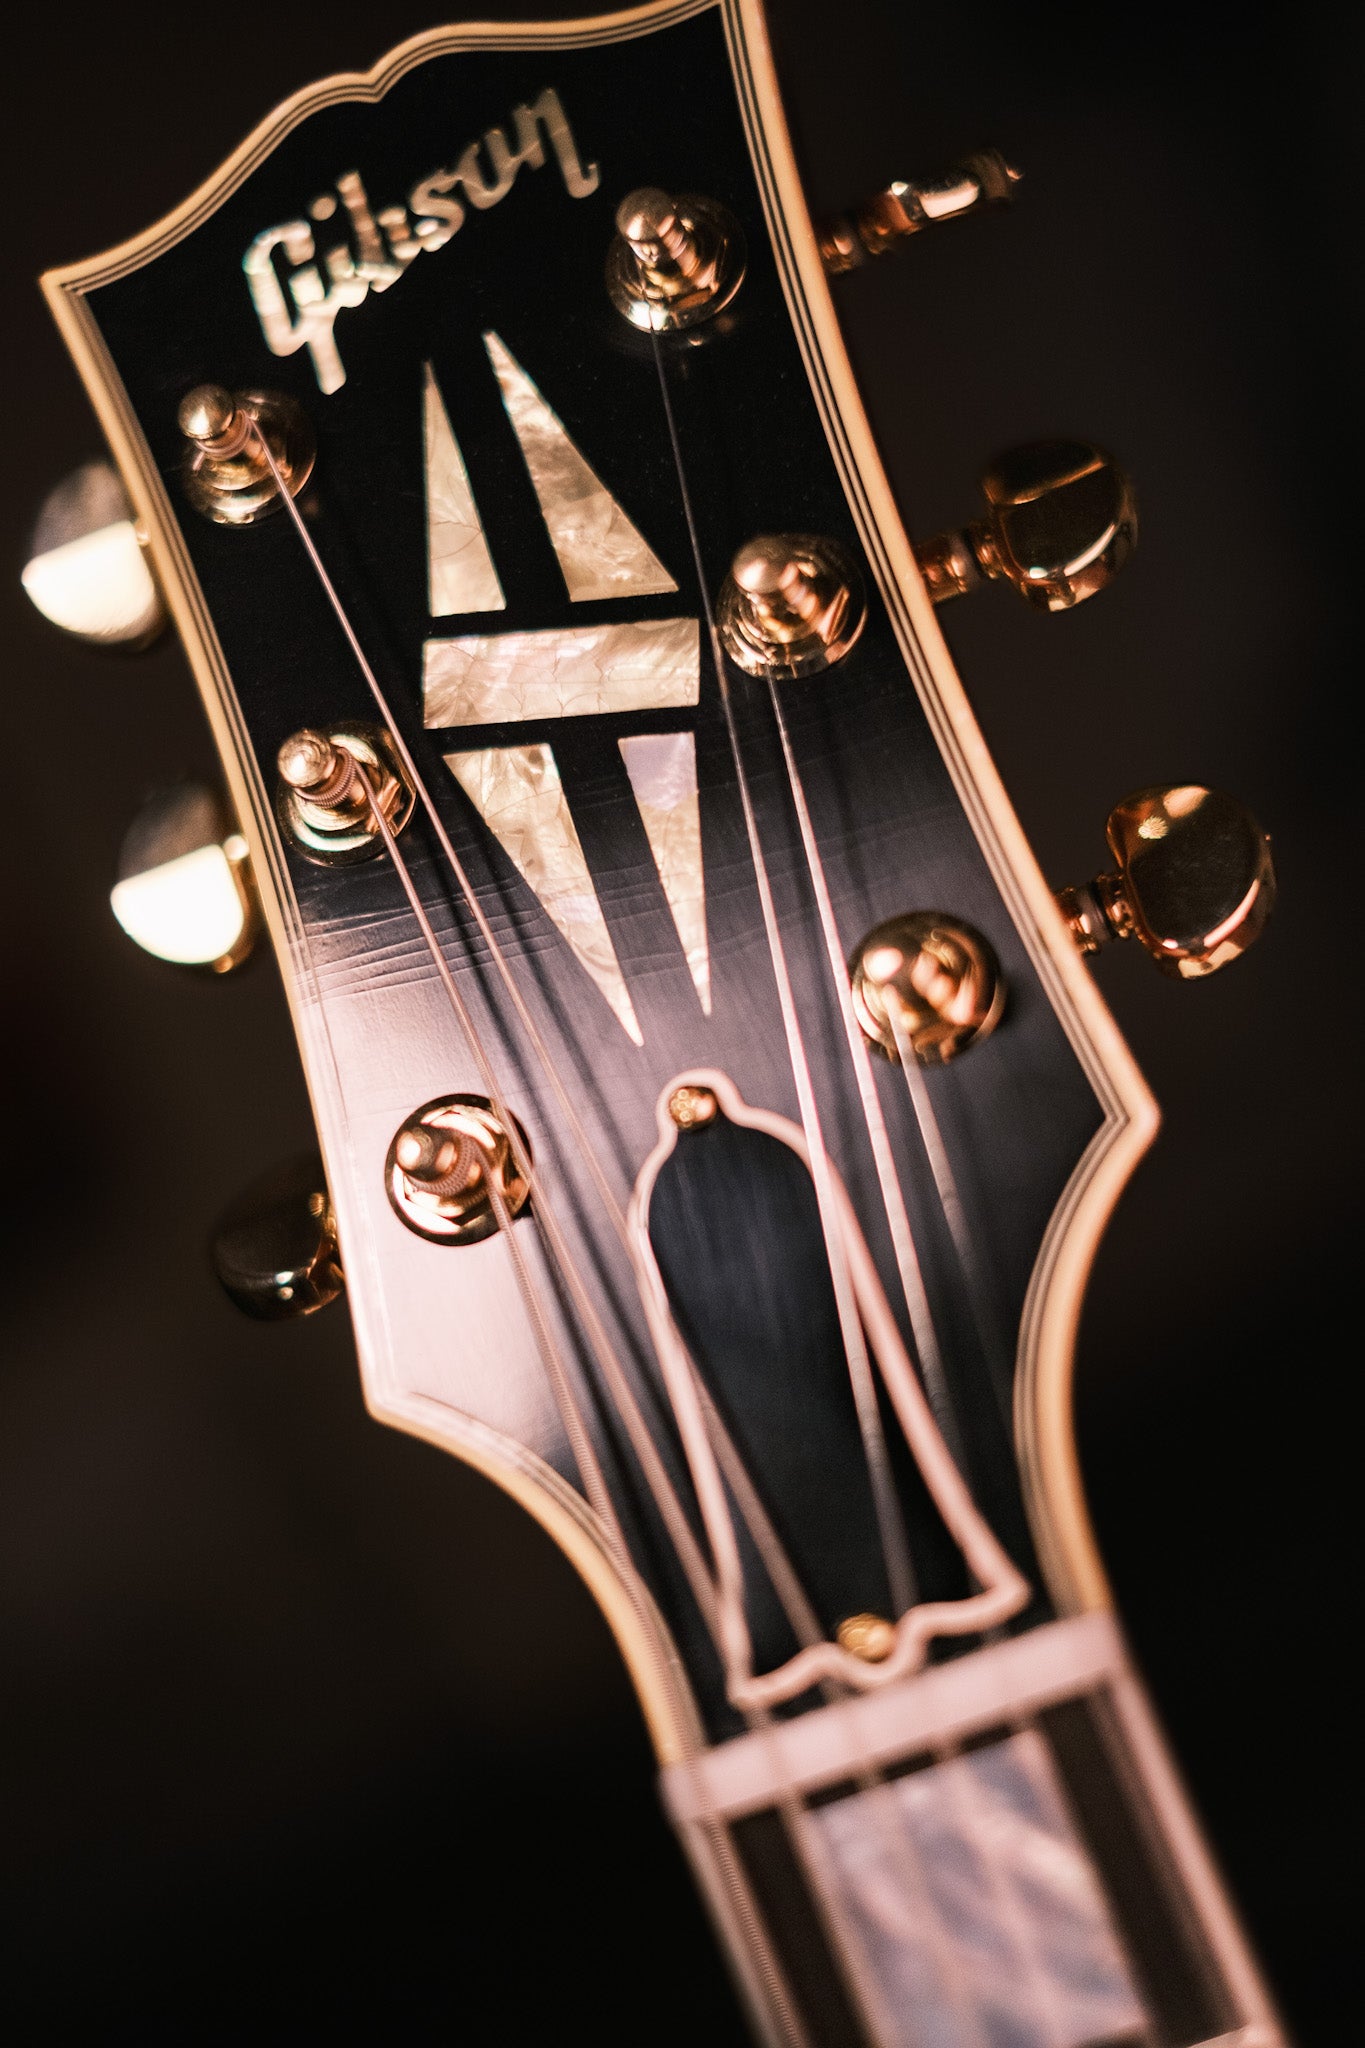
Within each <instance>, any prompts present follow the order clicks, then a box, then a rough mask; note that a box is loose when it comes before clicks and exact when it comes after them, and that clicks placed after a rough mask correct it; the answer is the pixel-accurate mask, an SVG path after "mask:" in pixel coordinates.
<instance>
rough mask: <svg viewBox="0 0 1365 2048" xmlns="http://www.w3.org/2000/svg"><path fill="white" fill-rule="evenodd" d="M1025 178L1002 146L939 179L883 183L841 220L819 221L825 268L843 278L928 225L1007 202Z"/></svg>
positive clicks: (967, 159)
mask: <svg viewBox="0 0 1365 2048" xmlns="http://www.w3.org/2000/svg"><path fill="white" fill-rule="evenodd" d="M1021 176H1022V173H1021V172H1019V171H1016V170H1015V168H1014V166H1013V164H1010V163H1006V161H1005V159H1004V157H1003V156H1001V154H1000V152H999V150H998V149H979V150H977V151H976V152H975V153H974V154H973V155H972V156H968V157H963V159H962V160H961V162H960V163H955V164H953V165H952V167H951V168H950V169H949V170H947V171H945V172H944V174H943V176H942V177H940V178H919V179H916V180H914V181H913V182H912V183H909V184H906V183H902V182H900V181H897V182H896V183H895V184H892V185H887V186H884V187H883V189H882V190H881V191H880V192H875V193H874V194H873V195H872V197H871V198H870V199H865V200H863V202H862V203H861V205H859V206H855V207H854V208H853V209H852V211H851V212H850V213H847V214H845V215H842V216H841V217H840V218H839V219H838V220H828V221H822V222H820V223H819V225H818V226H817V228H816V231H815V232H816V237H817V239H818V241H819V244H820V255H821V257H822V259H823V261H824V265H825V269H826V270H827V271H828V273H829V275H830V276H831V277H840V276H842V275H843V273H844V272H845V271H847V270H857V269H858V268H859V267H860V265H862V264H864V263H866V262H867V260H868V258H869V257H870V256H884V255H886V254H887V253H888V251H890V250H892V249H899V248H900V247H901V245H902V244H903V243H904V242H907V241H909V239H910V237H911V236H912V235H918V234H922V233H923V232H924V230H925V228H933V227H939V226H941V225H942V224H943V223H944V222H946V221H951V220H966V219H967V218H968V217H969V216H970V215H972V214H974V213H982V212H984V211H985V210H986V209H987V208H988V207H993V206H1000V205H1002V204H1006V203H1008V201H1010V200H1011V199H1013V197H1014V188H1015V186H1016V185H1017V184H1018V183H1019V181H1020V178H1021Z"/></svg>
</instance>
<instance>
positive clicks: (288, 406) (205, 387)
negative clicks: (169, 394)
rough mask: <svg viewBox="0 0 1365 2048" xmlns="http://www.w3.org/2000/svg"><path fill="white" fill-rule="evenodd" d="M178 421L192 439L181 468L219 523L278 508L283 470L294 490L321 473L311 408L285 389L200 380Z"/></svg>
mask: <svg viewBox="0 0 1365 2048" xmlns="http://www.w3.org/2000/svg"><path fill="white" fill-rule="evenodd" d="M176 423H177V425H178V426H179V428H180V431H181V433H182V434H183V435H184V437H185V440H186V441H187V442H188V443H189V446H188V447H187V448H186V451H185V458H184V463H183V467H182V472H181V474H182V476H183V478H184V484H185V494H186V496H187V497H188V498H189V501H190V503H191V504H192V505H193V506H194V508H195V510H196V512H202V513H203V515H204V517H205V518H206V519H211V520H212V521H213V523H214V525H215V526H251V525H254V524H255V522H256V521H257V520H259V519H264V518H266V517H268V515H269V514H270V513H271V512H275V511H278V510H279V508H280V506H281V505H282V503H283V499H282V498H281V496H280V487H279V483H278V482H277V481H276V473H277V472H278V475H279V477H280V478H281V479H282V480H283V482H284V484H285V486H286V487H287V489H288V491H289V493H290V495H291V496H292V497H297V496H298V494H299V492H300V491H301V490H302V489H303V487H304V485H305V484H306V483H307V481H308V479H309V477H310V476H311V475H312V473H313V462H314V458H315V455H316V452H317V450H316V443H315V441H314V438H313V429H312V426H311V424H310V422H309V419H308V415H307V414H306V413H305V412H304V410H303V408H302V406H301V405H299V404H298V403H297V402H296V401H295V400H294V399H292V398H287V397H285V396H284V394H283V393H282V392H279V391H228V390H227V389H225V387H224V386H223V385H221V384H196V385H195V387H194V389H193V390H192V391H187V392H186V393H185V396H184V397H183V398H182V399H181V401H180V404H179V407H178V408H177V411H176ZM267 447H268V448H269V451H270V457H271V458H272V459H273V463H274V467H273V468H272V467H271V460H268V459H267V456H266V453H265V449H266V448H267Z"/></svg>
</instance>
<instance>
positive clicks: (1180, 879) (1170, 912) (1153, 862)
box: [1057, 782, 1275, 981]
mask: <svg viewBox="0 0 1365 2048" xmlns="http://www.w3.org/2000/svg"><path fill="white" fill-rule="evenodd" d="M1105 834H1106V837H1107V838H1108V841H1109V850H1110V852H1111V854H1112V855H1113V857H1114V862H1115V872H1114V873H1112V874H1103V875H1097V876H1096V878H1095V880H1094V881H1093V882H1090V883H1087V884H1085V885H1084V886H1083V887H1081V888H1075V889H1062V890H1060V891H1059V892H1058V896H1057V902H1058V905H1059V907H1060V909H1061V912H1062V915H1063V917H1064V918H1065V919H1066V921H1067V924H1068V926H1069V927H1070V930H1071V935H1072V937H1073V938H1074V939H1075V941H1076V944H1077V945H1078V946H1079V947H1080V950H1081V951H1082V953H1096V952H1098V951H1099V949H1100V947H1101V946H1103V945H1106V944H1108V943H1109V941H1110V940H1112V939H1136V940H1137V941H1138V943H1139V945H1141V946H1142V947H1144V948H1145V949H1146V951H1147V952H1148V953H1150V954H1151V956H1152V958H1153V959H1154V960H1155V961H1156V963H1157V965H1158V967H1160V968H1161V969H1162V970H1163V971H1164V972H1165V973H1166V974H1170V975H1173V976H1177V977H1178V978H1179V979H1181V980H1185V981H1190V980H1194V979H1197V978H1198V977H1199V976H1201V975H1205V974H1214V973H1216V972H1217V970H1218V969H1219V968H1220V967H1226V966H1227V964H1228V962H1229V961H1230V960H1235V959H1236V958H1237V956H1238V954H1239V953H1245V951H1246V949H1247V947H1248V946H1249V945H1250V944H1251V943H1252V941H1253V939H1255V938H1257V937H1258V936H1259V935H1260V933H1261V931H1262V929H1263V928H1264V926H1265V923H1266V920H1267V918H1268V917H1269V916H1270V913H1271V910H1272V909H1273V908H1274V904H1275V869H1274V866H1273V865H1272V862H1271V858H1270V840H1269V838H1268V837H1267V835H1266V834H1265V833H1264V832H1263V831H1262V830H1261V828H1260V826H1259V825H1258V824H1257V822H1256V820H1255V818H1253V817H1252V815H1251V812H1250V811H1249V810H1248V809H1247V808H1246V805H1245V804H1242V803H1239V802H1238V801H1237V799H1236V797H1231V796H1225V795H1224V794H1223V793H1222V791H1221V790H1217V789H1204V788H1202V787H1201V786H1200V785H1199V784H1198V783H1192V782H1182V783H1169V782H1163V783H1159V784H1158V785H1157V786H1156V787H1155V788H1153V789H1140V790H1138V791H1137V792H1136V794H1135V795H1133V796H1128V797H1125V798H1124V799H1123V802H1122V803H1120V804H1116V805H1115V806H1114V808H1113V810H1112V811H1111V812H1110V813H1109V821H1108V824H1107V825H1106V827H1105Z"/></svg>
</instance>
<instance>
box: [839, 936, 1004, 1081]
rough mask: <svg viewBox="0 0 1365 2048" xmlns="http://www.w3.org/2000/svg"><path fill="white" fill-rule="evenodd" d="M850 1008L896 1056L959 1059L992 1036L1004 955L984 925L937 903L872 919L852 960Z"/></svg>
mask: <svg viewBox="0 0 1365 2048" xmlns="http://www.w3.org/2000/svg"><path fill="white" fill-rule="evenodd" d="M851 980H852V987H853V1014H854V1016H855V1017H856V1018H857V1020H858V1023H859V1024H860V1026H861V1027H862V1031H863V1035H864V1037H865V1038H866V1039H867V1040H868V1041H869V1042H870V1043H871V1044H872V1045H873V1046H874V1047H875V1048H876V1049H877V1051H878V1052H882V1053H885V1055H886V1057H887V1058H888V1059H889V1060H894V1061H895V1062H896V1063H897V1064H900V1063H901V1062H902V1061H903V1058H904V1054H905V1052H906V1051H909V1052H911V1053H912V1054H913V1056H914V1058H915V1060H916V1061H917V1062H918V1063H919V1065H920V1066H922V1067H937V1066H942V1065H944V1064H945V1063H946V1062H947V1061H948V1060H952V1059H956V1058H957V1057H958V1055H959V1054H960V1053H963V1052H965V1051H966V1050H967V1048H968V1046H971V1045H976V1044H978V1043H979V1042H980V1041H981V1040H982V1039H983V1038H989V1036H990V1034H991V1033H992V1031H994V1029H995V1027H996V1025H997V1024H998V1023H999V1022H1000V1019H1001V1017H1002V1016H1003V1015H1004V1011H1005V982H1004V977H1003V976H1002V974H1001V972H1000V966H999V962H998V961H997V960H996V957H995V954H994V952H993V951H992V949H991V947H990V946H989V945H988V944H987V942H986V940H985V939H984V938H982V936H981V934H980V932H978V931H975V930H974V929H973V928H972V926H971V925H969V924H964V923H963V921H962V920H961V919H960V918H956V917H948V916H945V915H944V914H943V913H942V912H940V911H924V910H916V911H910V912H908V913H906V914H905V915H903V916H901V917H890V918H887V919H886V921H885V922H884V923H883V924H879V925H874V926H873V928H872V930H871V931H870V932H869V933H868V934H867V936H866V938H864V939H863V941H862V943H861V944H860V945H859V946H858V948H857V950H856V951H855V953H854V955H853V960H852V963H851Z"/></svg>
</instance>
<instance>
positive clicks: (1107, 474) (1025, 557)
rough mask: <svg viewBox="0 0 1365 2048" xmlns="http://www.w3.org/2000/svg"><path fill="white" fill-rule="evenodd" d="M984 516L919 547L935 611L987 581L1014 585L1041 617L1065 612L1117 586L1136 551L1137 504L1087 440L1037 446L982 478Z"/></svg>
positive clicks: (1006, 458)
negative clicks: (1117, 578)
mask: <svg viewBox="0 0 1365 2048" xmlns="http://www.w3.org/2000/svg"><path fill="white" fill-rule="evenodd" d="M981 488H982V491H983V492H984V493H985V498H986V506H987V513H986V517H985V518H984V519H977V520H973V521H972V523H971V524H970V525H969V526H965V527H963V528H962V530H961V531H960V532H958V533H941V534H939V535H938V536H937V538H936V539H934V540H931V541H926V542H925V543H924V544H923V546H920V547H917V548H916V549H915V556H916V559H917V560H918V562H919V567H920V574H921V575H922V576H923V578H924V581H925V585H926V587H927V589H928V592H929V596H930V597H931V598H932V600H933V602H934V603H935V604H942V603H943V601H944V599H945V598H949V597H961V596H963V595H964V594H965V593H966V592H967V591H969V590H975V589H976V588H977V587H978V585H979V584H980V583H981V581H982V579H983V578H988V579H1003V580H1004V581H1005V582H1007V583H1012V584H1013V586H1014V588H1015V589H1016V590H1017V591H1018V592H1019V595H1020V596H1021V597H1022V598H1024V599H1025V600H1026V602H1027V603H1029V604H1031V605H1035V606H1037V608H1038V609H1039V610H1040V611H1046V612H1062V611H1069V610H1070V609H1071V607H1072V605H1077V604H1080V603H1082V602H1083V600H1084V599H1086V598H1087V597H1093V596H1094V595H1095V592H1096V591H1097V590H1103V589H1104V587H1105V585H1106V584H1107V583H1109V582H1112V580H1113V578H1114V577H1115V576H1116V575H1117V574H1118V572H1119V570H1120V569H1121V568H1122V567H1123V565H1124V563H1125V562H1126V561H1127V560H1128V557H1129V555H1131V554H1132V552H1133V549H1134V548H1135V547H1136V546H1137V498H1136V495H1135V493H1134V491H1133V486H1132V484H1131V482H1130V481H1129V479H1128V477H1127V476H1126V475H1125V473H1124V472H1123V470H1122V469H1120V468H1119V466H1118V464H1117V463H1116V462H1115V461H1114V459H1113V457H1112V456H1109V455H1106V454H1105V453H1104V451H1103V449H1101V448H1096V447H1094V446H1093V445H1092V444H1091V443H1090V442H1089V441H1035V442H1032V443H1031V444H1030V445H1029V446H1028V447H1026V448H1012V449H1011V450H1010V451H1009V453H1008V454H1007V455H1002V456H1000V457H999V458H998V459H997V460H996V461H995V462H994V463H993V464H992V465H991V467H990V469H989V470H987V472H986V474H985V476H983V477H982V479H981Z"/></svg>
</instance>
